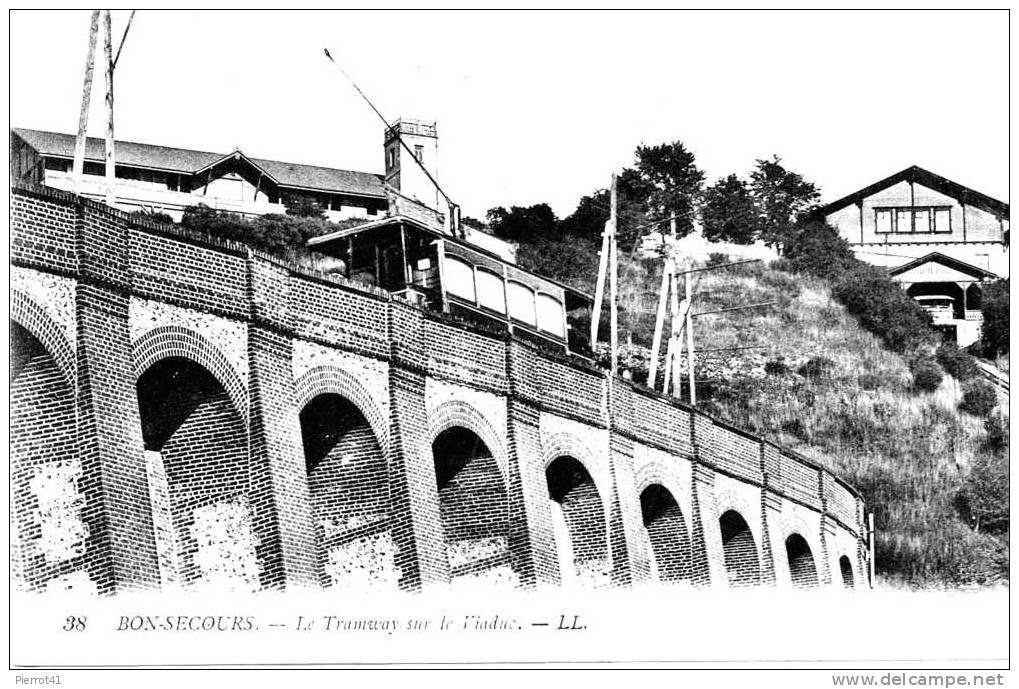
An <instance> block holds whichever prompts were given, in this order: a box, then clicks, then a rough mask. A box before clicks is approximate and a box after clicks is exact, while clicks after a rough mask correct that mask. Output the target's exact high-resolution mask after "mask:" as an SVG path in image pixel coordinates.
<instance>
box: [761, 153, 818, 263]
mask: <svg viewBox="0 0 1019 689" xmlns="http://www.w3.org/2000/svg"><path fill="white" fill-rule="evenodd" d="M750 191H751V195H752V196H753V199H754V203H755V204H756V205H757V209H758V212H759V213H760V214H761V218H762V222H763V226H762V228H761V237H762V239H764V241H765V242H767V243H768V245H769V246H781V245H784V244H785V243H786V240H787V236H786V235H787V233H788V231H789V229H790V227H792V225H793V223H794V222H795V221H796V220H797V219H798V218H800V217H801V216H803V215H804V214H805V213H806V212H807V211H810V210H812V209H814V208H816V207H817V204H818V200H819V199H820V198H821V192H820V191H819V190H818V188H817V187H816V186H815V185H814V184H813V183H811V182H807V181H806V180H804V179H803V177H802V176H801V175H799V174H797V173H795V172H792V171H791V170H787V169H786V168H785V167H784V166H783V165H782V159H781V158H779V157H778V156H777V155H776V156H772V158H771V160H758V161H757V166H756V167H755V168H754V171H753V172H751V173H750Z"/></svg>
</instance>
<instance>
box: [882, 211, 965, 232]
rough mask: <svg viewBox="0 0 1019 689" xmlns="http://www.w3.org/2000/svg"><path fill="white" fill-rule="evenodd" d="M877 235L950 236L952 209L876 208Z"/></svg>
mask: <svg viewBox="0 0 1019 689" xmlns="http://www.w3.org/2000/svg"><path fill="white" fill-rule="evenodd" d="M874 231H875V232H876V233H877V234H893V233H894V234H931V233H942V234H948V233H950V232H951V231H952V209H951V208H950V207H947V206H906V207H902V208H875V209H874Z"/></svg>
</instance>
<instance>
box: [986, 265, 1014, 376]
mask: <svg viewBox="0 0 1019 689" xmlns="http://www.w3.org/2000/svg"><path fill="white" fill-rule="evenodd" d="M980 312H981V313H982V314H983V316H984V324H983V333H982V334H981V336H980V344H981V346H982V348H983V350H984V355H985V356H991V357H994V356H998V355H1000V354H1004V353H1007V352H1008V322H1009V318H1008V278H1005V279H1003V280H995V281H994V282H992V283H991V284H989V285H987V288H986V289H985V290H984V293H983V301H981V302H980Z"/></svg>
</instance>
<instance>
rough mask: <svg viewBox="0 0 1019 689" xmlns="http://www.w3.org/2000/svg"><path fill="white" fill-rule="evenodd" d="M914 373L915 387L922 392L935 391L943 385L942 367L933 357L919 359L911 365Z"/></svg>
mask: <svg viewBox="0 0 1019 689" xmlns="http://www.w3.org/2000/svg"><path fill="white" fill-rule="evenodd" d="M909 368H910V371H911V372H912V374H913V388H914V389H916V390H920V391H922V392H934V391H935V390H937V389H938V388H939V387H940V386H941V380H942V379H943V377H944V376H943V375H942V373H941V368H940V367H939V366H938V365H937V363H935V362H934V361H933V360H931V359H919V360H917V361H914V362H913V363H912V364H911V365H910V367H909Z"/></svg>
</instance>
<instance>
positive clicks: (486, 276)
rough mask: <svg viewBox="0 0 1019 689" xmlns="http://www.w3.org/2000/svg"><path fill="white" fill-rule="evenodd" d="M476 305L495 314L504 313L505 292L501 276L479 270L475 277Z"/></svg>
mask: <svg viewBox="0 0 1019 689" xmlns="http://www.w3.org/2000/svg"><path fill="white" fill-rule="evenodd" d="M477 282H478V284H477V286H478V303H479V304H481V305H482V306H484V307H485V308H486V309H491V310H492V311H495V312H497V313H501V314H505V313H506V292H505V286H504V285H503V282H502V276H501V275H496V274H495V273H490V272H489V271H487V270H483V269H481V268H479V269H478V276H477Z"/></svg>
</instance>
